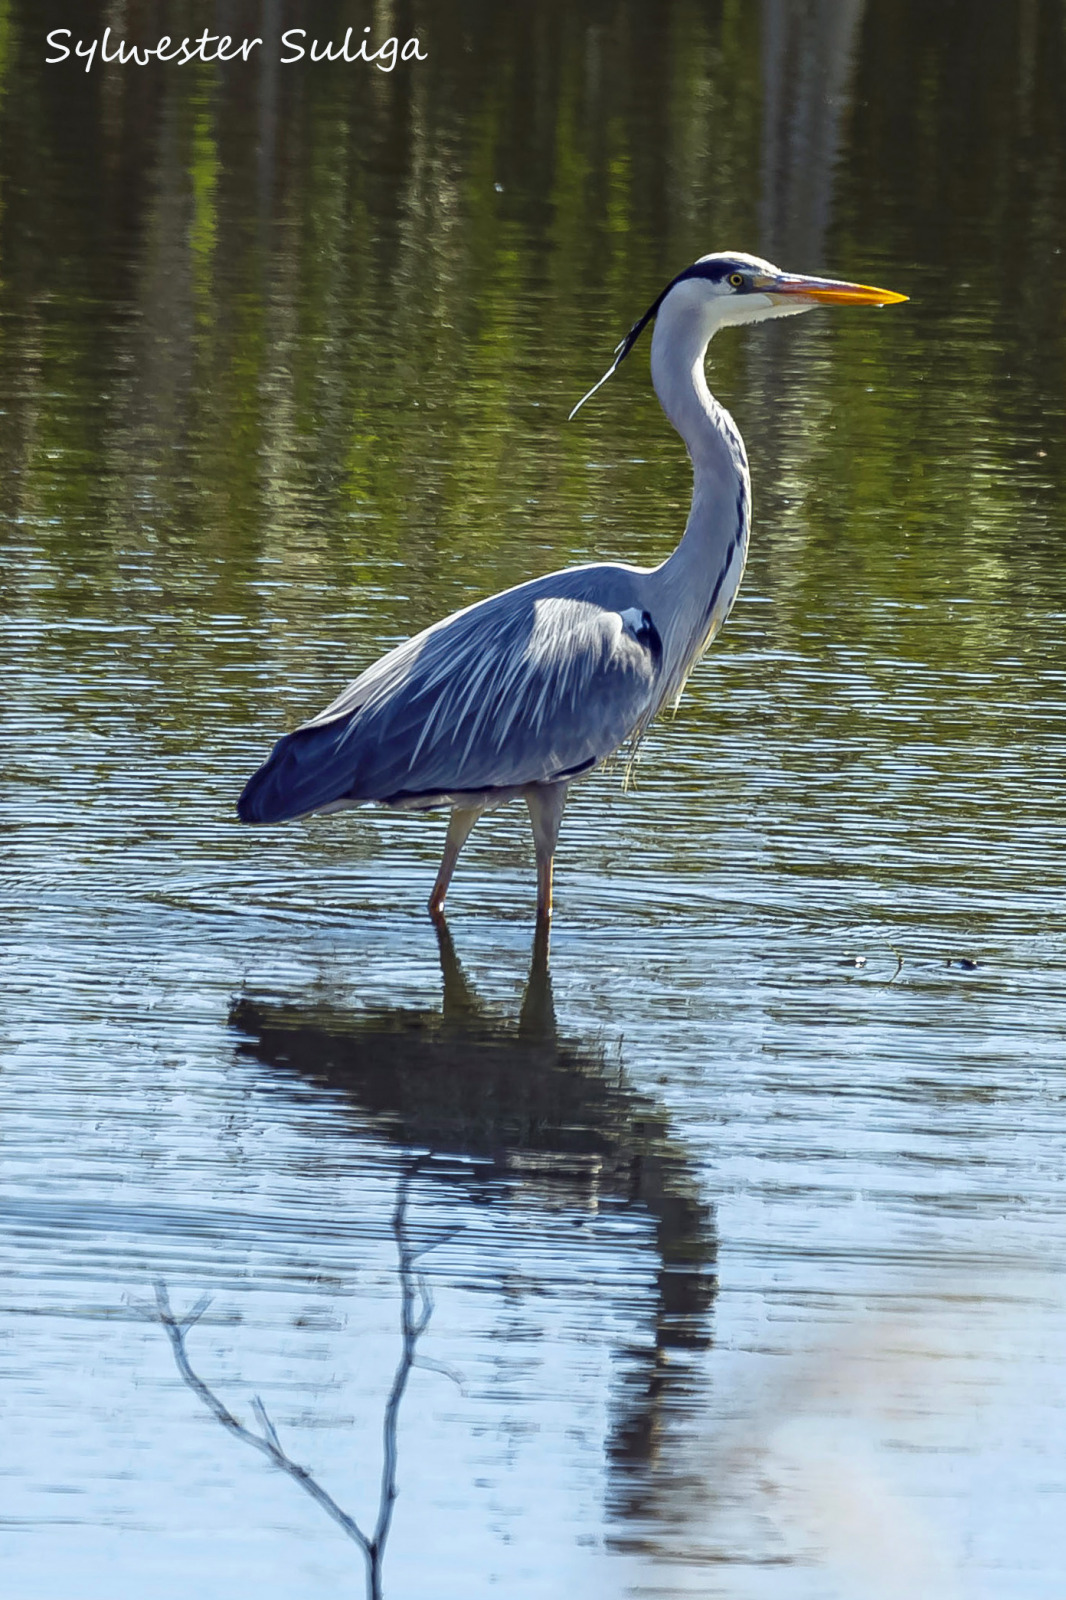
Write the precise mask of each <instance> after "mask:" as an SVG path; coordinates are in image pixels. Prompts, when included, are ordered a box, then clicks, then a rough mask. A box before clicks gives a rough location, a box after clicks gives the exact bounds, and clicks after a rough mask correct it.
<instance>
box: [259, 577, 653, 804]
mask: <svg viewBox="0 0 1066 1600" xmlns="http://www.w3.org/2000/svg"><path fill="white" fill-rule="evenodd" d="M531 590H532V592H531ZM661 659H662V646H661V642H660V639H659V635H658V633H657V631H656V629H655V626H654V623H653V622H652V619H651V618H650V616H649V615H648V613H647V612H642V611H640V610H639V609H638V608H629V609H627V610H625V611H616V610H610V609H608V608H607V607H606V606H602V605H599V604H597V603H595V602H594V601H590V600H586V599H580V598H574V597H571V596H561V595H558V594H556V595H551V594H548V595H545V594H539V595H538V594H537V593H536V590H535V587H534V586H524V587H523V588H522V589H517V590H511V591H509V592H508V593H507V594H503V595H497V596H495V597H494V598H493V599H492V600H487V601H483V602H481V603H480V604H478V605H476V606H472V607H471V608H470V609H469V610H467V611H462V612H459V613H457V615H455V616H454V617H449V618H448V619H446V620H445V621H444V622H442V623H438V624H437V625H436V627H433V628H429V629H427V630H426V632H425V633H422V634H419V635H418V636H417V637H416V638H414V639H411V640H409V641H408V642H407V643H406V644H403V645H401V646H399V648H398V649H396V650H393V651H391V652H390V654H389V655H387V656H384V657H383V658H382V659H381V660H380V661H379V662H377V663H376V664H375V665H374V666H373V667H371V668H370V669H369V670H368V671H367V672H365V673H363V675H362V677H360V678H357V679H356V681H355V682H354V683H353V684H351V685H350V686H349V687H348V688H347V689H346V690H345V691H344V693H343V694H342V695H341V696H340V698H339V699H338V700H336V701H334V703H333V704H332V705H331V706H329V707H328V708H327V709H326V710H325V711H324V712H322V714H321V715H320V716H318V717H316V718H314V720H313V721H311V722H309V723H306V724H305V725H304V727H302V728H298V729H297V730H296V731H295V732H294V733H291V734H289V735H287V736H286V737H285V738H284V739H282V740H280V741H279V743H278V744H277V745H276V746H275V748H274V750H273V752H272V754H271V756H270V759H269V760H268V761H267V762H266V764H265V766H263V767H262V768H260V770H259V772H257V773H256V774H255V776H254V777H253V778H252V779H251V780H250V781H249V783H248V785H247V787H246V788H245V791H244V793H243V794H242V795H241V798H240V801H239V802H238V811H239V814H240V816H241V817H242V819H243V820H244V821H247V822H274V821H281V820H283V819H284V818H287V817H295V816H303V815H305V814H306V813H307V812H310V811H316V810H320V809H322V808H323V807H325V806H331V805H335V804H337V803H338V802H343V801H350V802H352V803H358V802H359V801H374V800H377V801H393V802H395V801H401V800H407V801H409V800H412V799H417V798H419V797H425V798H426V799H427V800H429V799H431V798H432V797H434V796H442V795H447V794H451V793H456V792H462V791H472V790H492V789H503V788H514V787H521V786H523V785H525V784H530V783H545V782H551V781H552V780H557V779H562V778H566V777H572V776H574V775H576V774H577V773H579V772H583V771H586V770H587V769H588V768H590V767H592V766H594V765H595V764H596V762H597V761H601V760H602V759H603V758H604V757H605V756H607V755H609V754H610V753H611V751H612V750H615V749H617V747H618V746H619V745H620V744H621V743H622V742H623V741H624V740H625V739H626V738H627V737H628V736H629V735H630V734H632V733H634V732H637V731H639V730H641V729H642V728H643V727H644V726H645V725H646V724H647V722H648V721H650V719H651V717H652V715H653V714H654V711H655V709H656V707H657V705H658V703H659V695H658V692H657V690H658V674H659V667H660V664H661Z"/></svg>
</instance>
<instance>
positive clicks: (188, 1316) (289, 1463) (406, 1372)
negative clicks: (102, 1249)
mask: <svg viewBox="0 0 1066 1600" xmlns="http://www.w3.org/2000/svg"><path fill="white" fill-rule="evenodd" d="M425 1159H426V1158H425V1157H422V1156H419V1157H416V1158H415V1159H413V1160H412V1161H411V1162H410V1163H409V1165H408V1166H407V1168H406V1170H405V1172H404V1174H403V1176H402V1178H401V1179H400V1184H399V1188H398V1189H397V1192H396V1204H395V1206H394V1208H393V1213H392V1231H393V1234H394V1236H395V1239H396V1249H397V1253H398V1256H399V1275H400V1332H401V1336H402V1346H401V1351H400V1361H399V1365H398V1366H397V1368H396V1373H395V1376H394V1377H393V1380H392V1387H391V1388H390V1390H389V1396H388V1400H387V1401H386V1404H385V1418H384V1425H383V1430H382V1433H383V1461H382V1471H381V1495H380V1499H379V1502H378V1516H377V1522H376V1524H375V1527H374V1533H373V1536H370V1535H368V1534H366V1533H364V1532H363V1530H362V1528H361V1527H360V1526H359V1524H358V1523H357V1522H356V1520H355V1518H354V1517H350V1516H349V1515H348V1513H347V1512H346V1511H344V1510H343V1509H342V1508H341V1507H340V1506H339V1505H338V1504H337V1502H336V1500H334V1498H333V1496H332V1495H330V1494H328V1493H327V1492H326V1490H325V1489H323V1488H322V1486H321V1484H319V1483H318V1482H317V1481H316V1480H315V1478H313V1477H312V1475H311V1473H310V1472H309V1471H308V1469H307V1468H306V1467H301V1466H299V1465H298V1463H297V1462H295V1461H293V1459H292V1457H291V1456H290V1455H288V1454H287V1452H286V1451H285V1449H284V1447H283V1445H282V1444H281V1441H280V1440H279V1438H278V1433H277V1429H276V1428H275V1426H274V1424H273V1422H271V1420H270V1418H269V1416H268V1415H267V1411H266V1407H265V1406H264V1404H263V1402H262V1400H261V1399H260V1397H259V1396H258V1395H256V1396H255V1398H254V1400H253V1401H252V1410H253V1412H254V1413H255V1418H256V1421H257V1422H258V1424H259V1427H260V1429H261V1432H259V1433H256V1432H254V1431H253V1430H252V1429H251V1428H246V1427H245V1426H244V1424H243V1423H242V1422H238V1420H237V1418H236V1417H235V1416H234V1415H233V1413H232V1412H231V1411H230V1410H228V1408H227V1407H226V1406H225V1405H224V1404H223V1403H222V1401H221V1400H220V1399H219V1397H218V1395H216V1394H215V1392H214V1391H213V1390H212V1389H210V1388H208V1386H207V1384H206V1383H205V1382H204V1380H203V1379H202V1378H201V1377H200V1376H199V1374H198V1373H196V1372H194V1371H193V1369H192V1366H191V1365H190V1362H189V1356H188V1351H187V1350H186V1348H185V1336H186V1334H187V1333H188V1331H189V1329H190V1328H191V1327H193V1326H194V1325H195V1323H197V1322H198V1321H199V1320H200V1318H201V1317H202V1316H203V1314H204V1312H205V1311H206V1310H207V1308H208V1306H209V1305H210V1303H211V1302H210V1297H209V1296H207V1295H201V1297H200V1299H199V1300H197V1302H196V1304H195V1305H194V1306H193V1307H192V1308H191V1310H189V1311H186V1312H185V1313H184V1314H183V1315H182V1316H177V1315H176V1314H175V1312H174V1311H173V1310H172V1308H171V1304H170V1297H169V1295H168V1293H167V1287H166V1284H165V1283H164V1282H163V1281H162V1280H161V1279H160V1280H158V1281H157V1282H156V1284H155V1301H156V1303H155V1309H154V1310H151V1309H149V1308H142V1314H143V1315H145V1316H147V1317H149V1318H150V1320H152V1321H154V1322H155V1321H158V1322H160V1323H162V1325H163V1328H164V1331H165V1332H166V1335H167V1338H168V1339H169V1340H170V1347H171V1350H172V1351H173V1353H174V1361H175V1363H176V1365H177V1368H178V1372H179V1373H180V1374H181V1377H182V1379H183V1380H184V1382H185V1383H186V1384H187V1385H188V1387H189V1388H190V1389H191V1390H192V1392H193V1393H194V1394H195V1395H197V1396H198V1398H199V1399H200V1400H201V1401H202V1402H203V1404H204V1405H205V1406H206V1407H207V1409H208V1411H210V1412H211V1414H212V1416H213V1417H214V1418H215V1420H216V1421H217V1422H220V1423H221V1424H222V1426H223V1427H224V1428H225V1429H227V1431H228V1432H230V1433H232V1434H233V1436H234V1438H236V1439H240V1440H241V1442H242V1443H243V1444H249V1445H251V1446H252V1448H253V1449H255V1450H258V1451H259V1453H260V1455H262V1456H265V1457H266V1459H267V1460H268V1461H269V1462H270V1463H271V1464H272V1465H273V1466H275V1467H278V1468H280V1470H281V1471H282V1472H285V1473H287V1474H288V1476H289V1477H290V1478H292V1479H293V1481H294V1482H296V1483H298V1484H299V1485H300V1488H301V1489H303V1490H304V1492H305V1493H306V1494H309V1495H310V1496H311V1499H312V1500H314V1501H316V1502H317V1503H318V1505H320V1506H321V1507H322V1509H323V1511H325V1512H326V1514H327V1516H329V1517H332V1519H333V1521H334V1522H335V1523H337V1525H338V1527H340V1528H342V1529H343V1531H344V1532H345V1533H346V1534H347V1535H348V1537H349V1539H351V1540H353V1541H354V1542H355V1544H357V1545H358V1546H359V1548H360V1550H361V1551H362V1552H363V1556H364V1557H365V1560H366V1590H367V1600H381V1593H382V1590H381V1568H382V1561H383V1559H384V1556H385V1545H386V1543H387V1541H388V1537H389V1529H390V1527H391V1526H392V1512H393V1507H394V1505H395V1503H396V1497H397V1494H398V1492H399V1491H398V1490H397V1487H396V1433H397V1426H398V1422H399V1414H400V1403H401V1401H402V1400H403V1396H404V1391H405V1389H406V1388H407V1381H408V1379H409V1377H410V1375H411V1368H412V1367H414V1366H424V1367H426V1368H428V1369H429V1370H432V1371H437V1372H443V1373H445V1374H446V1375H447V1376H448V1377H450V1378H452V1379H454V1380H455V1381H456V1382H459V1383H460V1387H461V1380H460V1379H458V1378H457V1377H456V1374H455V1373H453V1372H452V1371H451V1370H450V1369H449V1368H447V1367H444V1366H443V1365H441V1364H440V1363H439V1362H434V1361H431V1360H429V1359H428V1358H419V1357H418V1356H417V1355H416V1346H417V1343H418V1340H419V1338H420V1337H421V1335H422V1334H423V1333H424V1332H425V1331H426V1328H427V1326H428V1325H429V1319H430V1317H431V1316H432V1315H433V1296H432V1295H431V1294H430V1290H429V1285H428V1283H427V1282H426V1280H425V1278H424V1277H423V1275H422V1274H421V1273H420V1272H417V1271H416V1269H415V1262H416V1261H417V1260H418V1258H419V1257H420V1256H422V1255H425V1253H426V1252H427V1250H432V1249H434V1248H435V1247H436V1245H438V1244H441V1243H443V1242H444V1240H445V1239H447V1238H451V1237H452V1234H451V1233H448V1234H445V1235H442V1236H441V1237H440V1238H438V1239H435V1240H433V1241H432V1242H431V1243H429V1244H426V1245H422V1246H419V1247H415V1246H414V1245H412V1244H411V1242H410V1240H409V1238H408V1236H407V1227H406V1224H407V1205H408V1200H409V1198H410V1192H411V1185H412V1183H413V1182H414V1179H415V1178H416V1177H417V1175H418V1173H419V1171H420V1169H421V1167H422V1165H423V1162H424V1160H425ZM456 1231H458V1230H456Z"/></svg>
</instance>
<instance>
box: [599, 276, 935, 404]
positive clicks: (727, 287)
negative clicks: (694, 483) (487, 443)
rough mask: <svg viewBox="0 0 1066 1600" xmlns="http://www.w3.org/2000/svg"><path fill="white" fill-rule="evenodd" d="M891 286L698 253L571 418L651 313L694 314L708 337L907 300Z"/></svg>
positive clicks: (622, 357)
mask: <svg viewBox="0 0 1066 1600" xmlns="http://www.w3.org/2000/svg"><path fill="white" fill-rule="evenodd" d="M906 299H907V296H906V295H905V294H896V293H895V292H894V290H892V289H874V288H871V287H870V285H869V284H865V283H845V282H843V281H841V280H840V279H837V278H805V277H801V276H799V275H798V274H796V273H792V272H782V271H781V269H780V267H775V266H774V265H773V264H772V262H769V261H763V260H762V259H761V257H759V256H749V255H743V254H741V253H740V252H739V251H734V250H730V251H719V252H717V253H715V254H713V255H708V256H701V257H700V259H699V260H698V261H694V262H693V264H692V266H691V267H686V268H685V270H684V271H683V272H679V273H678V275H677V277H676V278H672V279H671V280H670V282H669V283H668V284H667V285H666V288H665V289H664V290H663V292H662V294H660V295H659V297H658V298H657V299H656V300H655V301H653V303H652V304H651V305H650V306H649V307H648V309H647V311H645V313H644V315H643V316H642V317H641V318H640V320H639V321H638V322H635V323H634V324H633V326H632V327H631V328H630V330H629V332H628V333H627V334H626V336H625V338H624V339H623V340H622V342H621V344H620V345H619V346H618V347H617V349H616V350H615V356H614V361H613V362H612V364H611V366H610V367H609V368H608V370H607V371H606V372H605V373H604V375H603V377H602V378H601V379H600V382H599V383H597V384H596V385H594V387H593V388H591V389H590V390H589V392H588V394H586V395H584V396H583V397H582V399H580V400H579V401H578V403H577V405H576V406H575V407H574V410H573V411H571V413H570V415H571V417H572V416H574V414H575V412H577V411H578V410H580V408H581V407H582V406H583V405H584V404H585V401H586V400H587V399H588V398H589V396H590V395H594V394H595V393H596V390H597V389H598V388H599V387H600V384H603V383H606V382H607V379H608V378H609V377H610V376H611V374H612V373H613V372H615V371H616V370H617V368H618V366H619V364H620V363H621V362H623V361H624V360H625V358H626V356H627V355H628V354H629V352H630V350H632V348H633V346H634V345H635V344H636V342H637V340H638V339H639V337H640V335H641V333H643V331H644V329H645V328H646V327H647V325H648V323H649V322H651V320H652V319H653V318H654V317H657V316H659V315H660V314H661V313H662V314H667V315H671V316H693V315H695V316H697V317H699V319H700V322H701V324H702V326H703V329H704V331H705V332H706V336H707V338H708V339H709V338H710V337H711V335H712V334H714V333H716V332H717V331H718V329H719V328H724V327H729V326H731V325H736V324H738V323H744V322H765V321H767V320H768V319H769V318H770V317H794V316H796V315H797V313H798V312H800V311H813V310H814V308H815V307H816V306H823V305H840V306H887V305H893V304H894V303H896V302H897V301H901V300H906Z"/></svg>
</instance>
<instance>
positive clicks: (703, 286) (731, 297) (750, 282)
mask: <svg viewBox="0 0 1066 1600" xmlns="http://www.w3.org/2000/svg"><path fill="white" fill-rule="evenodd" d="M906 298H907V296H906V295H905V294H896V293H895V292H894V291H893V290H892V289H874V288H871V287H870V285H869V284H865V283H845V282H842V281H841V280H840V279H838V278H807V277H802V276H800V275H799V274H797V273H793V272H782V271H781V268H780V267H775V266H774V265H773V264H772V262H769V261H763V260H761V258H760V257H759V256H748V255H741V254H739V253H737V252H735V251H729V252H724V251H723V252H719V253H718V254H716V255H709V256H701V257H700V259H699V260H698V261H696V262H693V264H692V266H691V267H686V268H685V270H684V272H679V273H678V275H677V277H676V278H674V279H673V280H672V281H671V282H670V283H669V284H667V286H666V288H665V289H664V290H663V292H662V294H661V295H660V296H659V299H658V301H657V302H656V304H655V307H654V309H653V311H652V314H653V315H657V314H658V313H659V312H660V311H662V309H663V307H664V306H665V305H666V304H667V303H668V302H669V304H670V305H671V307H672V306H673V305H674V304H675V303H681V302H687V303H688V304H689V305H699V306H700V307H702V308H705V310H706V313H707V314H708V315H709V317H710V320H711V322H712V323H713V326H714V327H715V328H718V327H722V326H725V325H728V324H730V323H739V322H762V321H764V320H765V319H767V318H769V317H792V316H795V315H796V313H797V312H799V311H813V310H814V308H815V306H822V305H840V306H885V305H892V304H893V303H895V302H897V301H901V300H906Z"/></svg>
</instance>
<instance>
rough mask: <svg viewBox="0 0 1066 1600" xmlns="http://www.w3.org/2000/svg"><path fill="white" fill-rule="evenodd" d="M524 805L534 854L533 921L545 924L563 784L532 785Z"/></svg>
mask: <svg viewBox="0 0 1066 1600" xmlns="http://www.w3.org/2000/svg"><path fill="white" fill-rule="evenodd" d="M526 805H527V806H528V807H529V820H530V822H531V823H532V824H533V843H534V845H535V846H536V851H537V919H538V921H541V922H547V921H548V920H549V918H550V917H551V914H552V866H553V863H554V860H555V846H556V843H557V842H558V839H559V828H560V825H561V823H562V820H563V807H564V806H565V805H566V784H565V783H538V784H535V785H534V786H532V787H531V788H529V789H527V790H526Z"/></svg>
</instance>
